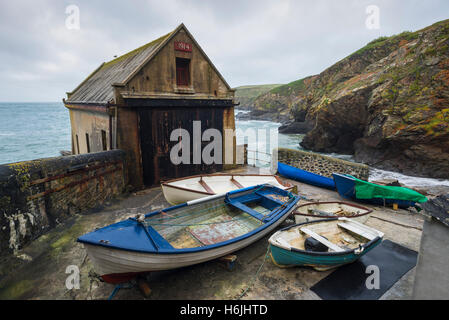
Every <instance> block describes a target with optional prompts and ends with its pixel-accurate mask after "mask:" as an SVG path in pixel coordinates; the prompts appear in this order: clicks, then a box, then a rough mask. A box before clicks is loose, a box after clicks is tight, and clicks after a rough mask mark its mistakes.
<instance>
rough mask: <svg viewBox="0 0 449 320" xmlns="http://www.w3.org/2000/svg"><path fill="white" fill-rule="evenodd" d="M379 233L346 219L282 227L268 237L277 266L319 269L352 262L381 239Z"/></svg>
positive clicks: (272, 256)
mask: <svg viewBox="0 0 449 320" xmlns="http://www.w3.org/2000/svg"><path fill="white" fill-rule="evenodd" d="M383 236H384V235H383V233H382V232H380V231H377V230H375V229H373V228H370V227H368V226H366V225H364V224H361V223H359V222H356V221H354V219H348V218H333V219H324V220H317V221H312V222H307V223H303V224H299V225H294V226H290V227H287V228H284V229H282V230H280V231H278V232H276V233H275V234H273V235H272V236H271V237H270V239H269V242H270V249H271V258H272V260H273V262H274V264H276V265H277V266H280V267H292V266H309V267H313V268H315V269H316V270H319V271H323V270H328V269H331V268H335V267H339V266H341V265H344V264H348V263H351V262H354V261H356V260H357V259H359V258H360V257H361V256H363V255H364V254H366V253H367V252H369V251H370V250H371V249H373V248H374V247H376V246H377V245H379V244H380V243H381V242H382V238H383Z"/></svg>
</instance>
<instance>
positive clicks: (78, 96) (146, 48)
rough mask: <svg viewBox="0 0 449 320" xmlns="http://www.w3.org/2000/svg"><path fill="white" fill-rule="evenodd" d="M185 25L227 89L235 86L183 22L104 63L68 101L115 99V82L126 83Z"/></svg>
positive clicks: (99, 101)
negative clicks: (228, 80)
mask: <svg viewBox="0 0 449 320" xmlns="http://www.w3.org/2000/svg"><path fill="white" fill-rule="evenodd" d="M182 28H183V29H184V30H185V31H186V33H187V34H188V35H189V36H190V38H191V39H192V41H193V42H194V43H195V45H196V46H197V47H198V49H199V50H200V52H201V53H202V54H203V55H204V56H205V58H206V60H207V61H208V62H209V63H210V64H211V66H212V67H213V69H215V71H216V72H217V74H218V75H219V77H220V78H221V79H222V80H223V82H224V83H225V85H226V86H227V87H228V89H230V90H232V89H231V87H230V86H229V85H228V83H227V82H226V81H225V80H224V78H223V77H222V75H221V74H220V73H219V72H218V70H217V69H216V68H215V66H214V65H213V64H212V62H211V61H210V59H209V58H208V57H207V55H206V54H205V53H204V51H203V50H202V49H201V48H200V46H199V45H198V43H197V42H196V41H195V39H194V38H193V36H192V35H191V34H190V32H189V31H188V30H187V28H186V27H185V26H184V24H180V25H179V26H178V27H177V28H176V29H175V30H173V31H172V32H170V33H168V34H166V35H164V36H162V37H160V38H158V39H156V40H154V41H152V42H150V43H147V44H145V45H143V46H141V47H140V48H137V49H135V50H133V51H130V52H128V53H126V54H124V55H122V56H120V57H118V58H116V59H114V60H111V61H109V62H105V63H102V64H101V65H100V66H99V67H98V68H97V69H96V70H95V71H94V72H92V73H91V74H90V75H89V76H88V77H87V78H86V79H85V80H84V81H83V82H81V84H80V85H78V87H76V88H75V89H74V90H73V91H72V92H71V93H68V95H69V98H68V99H67V100H66V102H67V103H81V104H82V103H98V104H106V103H108V102H111V101H112V100H113V99H114V88H113V85H125V84H126V83H127V82H128V81H129V80H130V79H131V78H132V77H133V76H134V75H135V74H136V73H137V72H138V71H140V69H141V68H143V66H144V65H145V64H146V63H147V62H148V61H150V60H151V59H152V58H153V57H154V56H155V55H156V53H158V52H159V51H160V50H161V49H162V48H163V47H164V46H165V45H166V44H167V43H168V42H169V41H170V39H171V38H172V37H173V36H174V35H175V34H176V33H178V31H179V30H181V29H182Z"/></svg>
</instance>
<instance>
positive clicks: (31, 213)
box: [0, 150, 127, 256]
mask: <svg viewBox="0 0 449 320" xmlns="http://www.w3.org/2000/svg"><path fill="white" fill-rule="evenodd" d="M125 159H126V153H125V152H124V151H122V150H111V151H105V152H98V153H88V154H82V155H71V156H64V157H55V158H45V159H37V160H32V161H24V162H18V163H11V164H4V165H0V256H2V255H4V254H8V253H15V252H17V251H18V250H19V249H21V248H22V247H23V246H24V245H25V244H27V243H29V242H30V241H32V240H34V239H36V238H37V237H39V236H40V235H42V234H44V233H45V232H46V231H48V230H49V229H51V228H53V227H55V226H56V225H58V224H59V223H61V222H62V221H64V220H65V219H67V218H69V217H71V216H73V215H75V214H80V213H86V212H90V211H92V210H93V209H96V208H99V207H101V205H102V204H104V202H105V201H107V200H109V199H112V198H113V197H115V196H117V195H119V194H121V193H123V192H124V191H125V189H126V185H127V173H126V165H125V161H126V160H125Z"/></svg>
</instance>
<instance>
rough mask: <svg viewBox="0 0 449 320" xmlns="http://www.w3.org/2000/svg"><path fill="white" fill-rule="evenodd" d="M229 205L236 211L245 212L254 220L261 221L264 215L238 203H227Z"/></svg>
mask: <svg viewBox="0 0 449 320" xmlns="http://www.w3.org/2000/svg"><path fill="white" fill-rule="evenodd" d="M229 204H230V205H231V206H233V207H235V208H237V209H240V210H242V211H243V212H246V213H248V214H250V215H252V216H253V217H254V218H256V219H258V220H262V219H263V218H264V215H263V214H261V213H259V212H257V211H256V210H253V209H251V208H250V207H248V206H246V205H244V204H243V203H241V202H239V201H229Z"/></svg>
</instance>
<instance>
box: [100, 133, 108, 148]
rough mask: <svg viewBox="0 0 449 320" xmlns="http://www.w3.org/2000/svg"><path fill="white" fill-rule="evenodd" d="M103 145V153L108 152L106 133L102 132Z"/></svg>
mask: <svg viewBox="0 0 449 320" xmlns="http://www.w3.org/2000/svg"><path fill="white" fill-rule="evenodd" d="M101 145H102V147H103V151H106V150H108V143H107V140H106V131H104V130H101Z"/></svg>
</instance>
